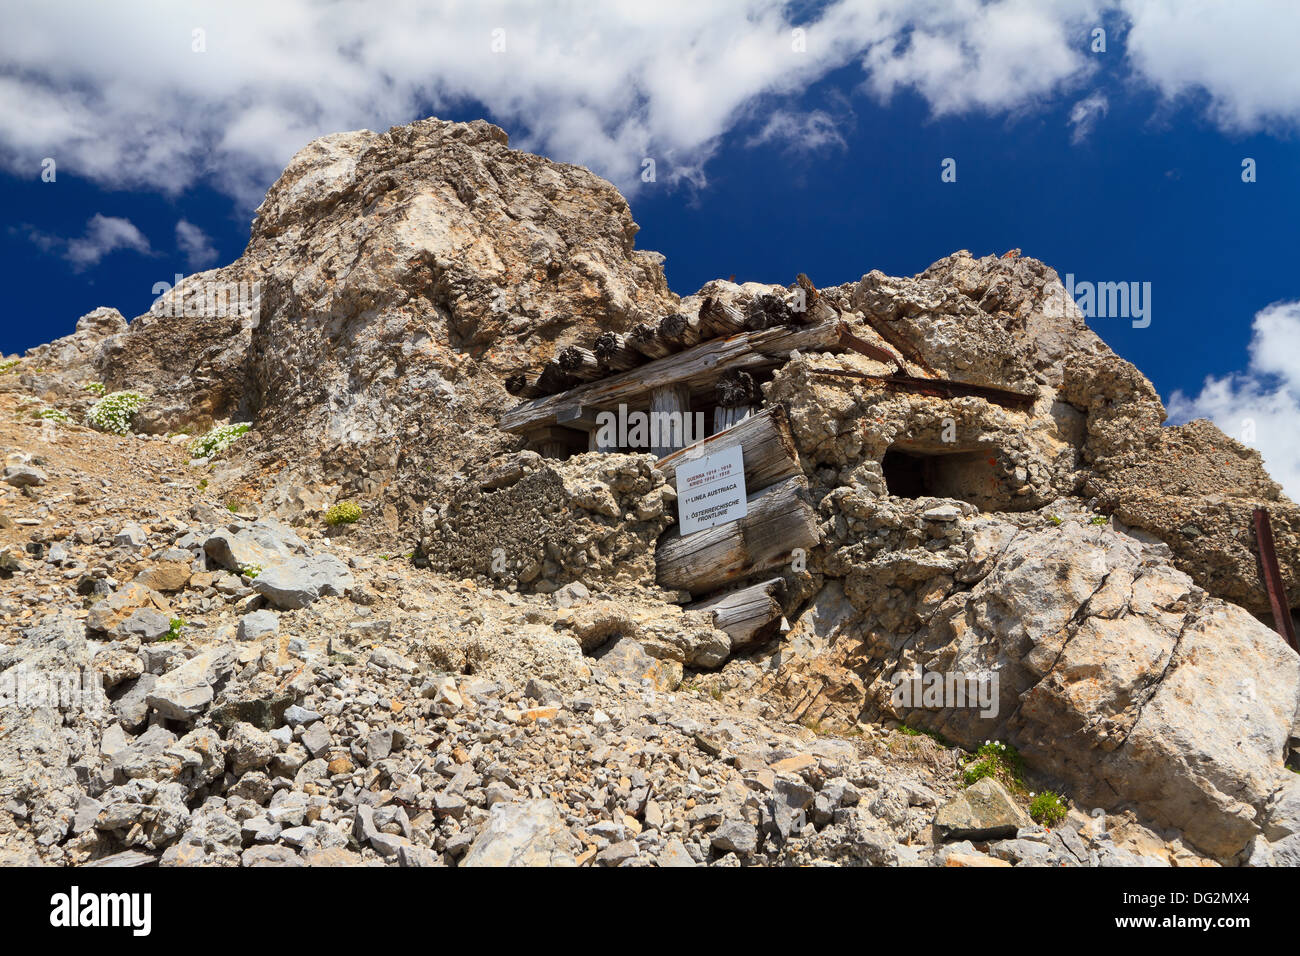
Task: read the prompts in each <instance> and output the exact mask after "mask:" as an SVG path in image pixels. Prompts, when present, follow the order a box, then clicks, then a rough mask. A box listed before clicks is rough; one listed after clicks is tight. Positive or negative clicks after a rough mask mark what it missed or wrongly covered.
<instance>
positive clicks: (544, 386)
mask: <svg viewBox="0 0 1300 956" xmlns="http://www.w3.org/2000/svg"><path fill="white" fill-rule="evenodd" d="M577 384H578V380H577V379H576V378H574V377H573V376H572V375H570V374H569V373H568V372H566V371H565V370H564V369H562V368H560V363H559V362H557V361H555V360H554V359H552V360H551V361H549V362H547V363H546V364H545V365H543V366H542V371H541V374H540V375H538V376H537V387H538V388H539V389H540V390H541V392H542V394H543V395H554V394H556V393H557V392H567V391H568V390H569V389H571V388H573V386H575V385H577Z"/></svg>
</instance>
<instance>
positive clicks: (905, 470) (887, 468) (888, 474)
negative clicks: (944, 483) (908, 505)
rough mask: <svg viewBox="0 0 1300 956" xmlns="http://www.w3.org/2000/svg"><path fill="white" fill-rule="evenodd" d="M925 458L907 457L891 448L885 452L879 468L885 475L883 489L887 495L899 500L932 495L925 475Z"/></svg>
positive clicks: (920, 456) (903, 452)
mask: <svg viewBox="0 0 1300 956" xmlns="http://www.w3.org/2000/svg"><path fill="white" fill-rule="evenodd" d="M926 458H927V456H925V455H909V454H908V453H907V452H905V451H895V450H894V449H892V448H891V449H890V450H889V451H887V452H885V457H884V459H883V460H882V461H881V462H880V467H881V470H882V471H884V473H885V488H886V489H888V491H889V493H890V494H891V495H895V496H897V497H899V498H925V497H927V496H929V495H931V494H933V492H931V491H930V485H929V482H928V481H927V479H926V474H925V473H926Z"/></svg>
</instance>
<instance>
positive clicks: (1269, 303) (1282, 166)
mask: <svg viewBox="0 0 1300 956" xmlns="http://www.w3.org/2000/svg"><path fill="white" fill-rule="evenodd" d="M699 6H700V5H699V4H694V5H692V4H680V5H679V4H676V3H671V2H670V3H665V4H662V5H658V6H657V7H656V8H655V10H654V11H646V10H643V9H642V5H641V4H622V3H610V4H608V5H601V7H600V8H599V9H594V8H586V7H577V6H572V5H567V4H560V5H556V8H555V9H552V10H551V11H550V12H549V14H547V15H541V14H539V13H538V8H537V6H536V5H518V4H511V3H501V4H472V5H467V4H447V5H437V4H415V3H398V4H395V5H392V6H391V7H390V8H388V10H389V16H388V17H386V18H384V19H383V21H382V22H377V18H375V17H373V16H367V15H366V13H365V8H362V7H351V6H348V5H344V6H342V7H331V8H330V11H331V15H330V16H329V17H328V18H326V17H323V16H322V15H321V12H320V8H318V7H312V6H310V5H304V4H299V3H297V2H286V3H284V4H283V5H265V4H262V5H257V4H245V3H243V2H240V0H235V2H230V3H225V4H220V5H207V4H204V3H196V4H193V5H186V8H185V10H184V12H182V13H178V12H177V10H176V7H175V5H167V4H155V3H149V2H141V3H123V4H121V5H114V7H113V10H114V11H115V14H114V15H112V16H108V15H106V14H105V13H104V12H103V8H102V5H97V4H79V3H63V4H60V3H51V4H47V5H43V6H41V7H27V6H19V5H17V4H15V3H12V2H7V0H6V2H4V3H3V4H0V11H3V13H2V15H3V20H4V23H5V27H6V29H5V30H4V31H3V36H2V37H0V201H3V208H4V209H5V217H4V228H3V229H2V230H0V253H2V254H3V259H2V260H0V261H3V269H4V272H5V278H6V280H7V281H6V288H7V290H8V296H7V302H6V304H5V306H4V308H3V310H0V352H3V353H6V354H7V353H12V352H16V351H21V350H23V349H26V348H28V347H31V346H33V345H35V344H38V343H40V342H43V341H48V340H49V339H52V338H55V337H57V336H59V335H62V334H66V333H67V332H69V331H70V330H71V329H72V326H73V324H74V323H75V321H76V319H77V317H78V316H79V315H81V314H83V313H84V312H86V311H89V310H90V309H92V308H94V307H96V306H99V305H111V306H115V307H117V308H119V309H120V310H121V311H122V312H123V313H124V314H125V315H127V316H128V317H131V316H134V315H137V314H139V313H141V312H143V311H145V310H146V309H147V307H148V305H149V303H150V301H151V299H152V298H153V295H152V289H153V286H154V284H155V283H157V282H160V281H170V280H171V279H172V277H173V275H174V274H175V273H188V272H192V271H197V270H198V269H201V268H209V267H212V266H214V265H220V264H224V263H226V262H229V261H231V260H233V259H235V258H236V257H238V255H239V254H240V252H241V251H242V249H243V247H244V245H245V243H246V241H247V238H248V225H249V220H250V219H251V216H252V210H253V208H254V207H255V206H256V203H257V201H258V200H259V198H260V196H261V194H262V193H263V192H264V191H265V189H266V187H267V186H268V185H269V184H270V183H271V182H272V181H273V179H274V177H275V175H276V173H277V172H278V170H279V169H280V168H281V167H282V166H283V165H284V163H285V161H287V159H288V157H289V156H290V155H292V153H293V151H294V150H295V149H297V148H298V147H300V146H302V145H303V144H305V143H306V142H307V141H309V140H310V139H311V138H313V137H314V136H316V135H320V134H322V133H326V132H331V131H334V130H337V129H355V128H359V127H363V126H365V127H369V128H372V129H383V128H386V127H387V126H388V125H392V124H394V123H400V122H407V121H410V120H413V119H417V118H420V117H422V116H426V115H431V114H434V115H438V116H441V117H443V118H448V119H472V118H476V117H479V116H484V117H487V118H489V119H491V120H493V121H494V122H497V123H499V124H500V125H502V126H503V127H504V128H505V129H506V130H507V131H508V132H509V133H510V134H511V138H512V143H513V144H514V145H517V146H521V147H524V148H528V149H530V150H532V151H535V152H541V153H543V154H546V155H550V156H553V157H554V158H557V159H562V160H566V161H574V162H581V163H583V164H585V165H588V166H590V167H591V168H593V169H595V170H596V171H597V172H599V173H601V174H603V175H606V176H607V177H609V178H611V179H612V180H613V181H615V182H616V183H617V184H618V185H619V186H620V187H621V188H623V189H624V191H625V194H627V195H628V196H629V200H630V202H631V204H632V210H633V213H634V215H635V217H636V219H637V221H638V222H639V223H640V225H641V227H642V231H641V233H640V236H639V237H638V244H639V245H640V246H641V247H642V248H648V249H655V250H657V251H659V252H662V253H663V254H664V255H665V256H666V257H667V261H666V264H665V268H666V271H667V275H668V280H669V283H670V285H671V286H672V288H673V289H674V291H676V292H678V293H681V294H683V295H685V294H689V293H690V292H693V291H694V290H695V289H697V288H698V287H699V286H700V285H701V284H703V283H704V282H705V281H707V280H709V279H711V278H717V277H726V276H728V275H731V274H735V275H736V276H737V278H738V279H741V280H746V279H755V280H762V281H775V282H789V281H790V280H792V279H793V277H794V275H795V274H796V273H797V272H806V273H808V274H809V276H810V277H812V279H813V280H814V282H816V283H817V284H819V285H829V284H836V283H840V282H845V281H849V280H853V279H856V278H858V277H859V276H861V275H862V274H863V273H864V272H866V271H868V270H870V269H873V268H878V269H881V270H883V271H885V272H887V273H891V274H911V273H914V272H917V271H920V270H921V269H923V268H925V267H926V266H927V265H928V264H929V263H931V262H932V261H934V260H936V259H938V258H940V257H942V256H944V255H947V254H948V253H950V252H952V251H954V250H956V249H959V248H968V249H970V250H971V251H973V252H975V253H976V254H986V253H1001V252H1004V251H1006V250H1007V249H1010V248H1013V247H1019V248H1021V249H1022V250H1023V251H1024V253H1025V254H1026V255H1032V256H1035V257H1037V258H1040V259H1043V260H1044V261H1046V262H1047V263H1049V264H1050V265H1052V266H1054V267H1055V268H1056V269H1057V270H1058V271H1059V272H1060V273H1061V274H1062V276H1064V275H1065V274H1066V273H1073V274H1074V276H1075V277H1076V279H1077V280H1081V281H1124V282H1149V283H1150V284H1151V286H1150V288H1151V322H1150V325H1149V326H1148V327H1146V328H1133V327H1132V323H1131V322H1130V321H1128V320H1127V319H1122V318H1096V319H1093V320H1091V324H1092V326H1093V328H1094V329H1095V330H1096V331H1097V332H1098V333H1099V334H1100V335H1101V336H1102V337H1103V338H1104V339H1105V340H1106V342H1107V343H1108V344H1109V345H1110V346H1111V347H1112V348H1114V349H1115V350H1116V351H1117V352H1118V353H1119V354H1121V355H1123V356H1124V357H1125V358H1127V359H1129V360H1131V361H1133V362H1134V363H1135V364H1137V365H1138V367H1139V368H1141V369H1142V370H1143V372H1145V373H1146V374H1147V375H1148V377H1150V378H1151V379H1152V381H1153V382H1154V383H1155V384H1156V386H1157V388H1158V389H1159V390H1160V393H1161V395H1162V397H1164V398H1165V399H1166V401H1167V402H1168V401H1169V400H1170V399H1171V397H1172V398H1173V399H1174V400H1173V410H1174V411H1175V412H1177V413H1178V415H1179V416H1180V417H1184V418H1185V417H1188V416H1191V415H1208V416H1210V417H1213V418H1215V420H1216V421H1217V422H1218V423H1219V424H1220V425H1221V427H1224V428H1225V430H1226V431H1228V432H1229V433H1230V434H1234V435H1235V436H1236V437H1243V434H1245V433H1244V432H1243V429H1242V427H1240V426H1241V423H1242V422H1243V421H1244V420H1246V419H1250V420H1251V421H1252V422H1254V423H1255V425H1254V430H1253V432H1251V433H1250V434H1251V436H1253V437H1252V439H1251V440H1252V441H1253V442H1254V443H1256V444H1257V445H1258V446H1259V447H1261V449H1262V450H1264V453H1265V455H1266V457H1267V458H1268V460H1269V461H1270V466H1271V467H1272V468H1273V469H1274V472H1275V474H1277V475H1278V476H1279V477H1280V478H1282V479H1283V480H1284V483H1285V484H1286V485H1287V486H1288V487H1290V488H1291V489H1292V491H1293V492H1295V491H1298V490H1300V487H1298V486H1300V452H1297V451H1295V450H1294V449H1293V448H1292V446H1293V445H1296V444H1300V443H1296V442H1294V440H1293V437H1292V436H1293V435H1294V433H1295V423H1296V420H1295V415H1297V414H1300V304H1297V303H1300V269H1298V268H1297V261H1298V259H1300V231H1298V228H1297V223H1300V188H1298V184H1300V148H1298V147H1300V142H1298V141H1297V135H1296V134H1297V129H1298V123H1300V67H1297V66H1296V65H1295V61H1296V53H1295V51H1296V50H1297V49H1300V5H1297V4H1294V3H1290V2H1286V3H1283V2H1273V0H1250V2H1240V3H1236V4H1229V5H1224V4H1214V3H1202V2H1200V0H1184V2H1181V3H1174V2H1173V0H1144V2H1141V3H1139V2H1137V0H1132V2H1129V0H1114V2H1105V0H1060V2H1055V3H1050V2H1049V3H1041V2H1039V3H1030V2H1028V0H991V2H978V0H954V2H950V3H939V2H938V0H915V2H911V3H906V4H904V3H901V2H898V0H842V2H835V0H831V2H823V3H814V4H782V3H777V2H767V0H736V2H734V3H730V4H727V3H724V4H719V5H710V7H709V9H708V10H707V11H701V10H699V9H696V8H698V7H699ZM1097 28H1101V29H1103V30H1105V31H1106V35H1105V40H1106V49H1105V51H1104V52H1097V51H1094V50H1093V49H1092V47H1093V46H1094V45H1095V34H1094V33H1093V31H1094V30H1096V29H1097ZM196 31H199V33H196ZM797 31H803V32H802V34H800V33H799V32H797ZM200 34H201V36H200ZM494 44H496V45H498V46H500V47H501V49H494V46H493V45H494ZM801 45H802V46H801ZM197 46H202V47H203V49H201V50H199V49H196V47H197ZM647 156H648V157H652V158H654V159H655V162H656V172H657V175H656V180H655V181H654V182H643V181H642V180H641V178H640V175H639V174H640V172H641V169H642V168H643V166H642V164H643V161H644V158H645V157H647ZM46 158H53V159H54V160H55V163H56V169H57V178H56V180H55V181H54V182H43V181H42V179H41V171H42V161H43V160H45V159H46ZM945 158H952V159H954V160H955V161H956V171H957V178H956V182H943V181H941V176H940V173H941V165H940V164H941V162H942V161H943V160H944V159H945ZM1246 158H1250V159H1253V160H1254V162H1255V167H1256V181H1255V182H1250V183H1247V182H1243V181H1242V162H1243V160H1244V159H1246ZM1207 378H1208V379H1209V381H1208V383H1207ZM1176 393H1180V394H1176Z"/></svg>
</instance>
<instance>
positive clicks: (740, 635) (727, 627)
mask: <svg viewBox="0 0 1300 956" xmlns="http://www.w3.org/2000/svg"><path fill="white" fill-rule="evenodd" d="M784 591H785V580H784V579H783V578H768V579H767V580H766V581H760V582H759V583H758V584H751V585H750V586H749V587H745V588H740V589H739V590H736V591H727V592H726V593H725V594H718V595H715V596H713V597H709V598H705V599H704V600H703V601H697V602H696V603H694V604H688V605H687V606H686V608H685V610H687V611H710V612H712V614H713V626H714V627H716V628H717V629H718V630H720V631H726V632H727V635H728V636H729V637H730V638H731V647H732V650H735V649H736V648H740V647H744V646H745V645H747V644H757V643H759V642H761V641H765V640H767V639H768V638H771V637H775V636H776V634H777V633H778V632H779V631H780V628H781V620H782V617H783V614H782V610H781V602H780V601H779V600H778V597H779V596H780V595H781V593H782V592H784Z"/></svg>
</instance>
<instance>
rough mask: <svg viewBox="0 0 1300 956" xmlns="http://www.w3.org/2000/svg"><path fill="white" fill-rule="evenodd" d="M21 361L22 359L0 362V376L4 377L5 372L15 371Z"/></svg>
mask: <svg viewBox="0 0 1300 956" xmlns="http://www.w3.org/2000/svg"><path fill="white" fill-rule="evenodd" d="M21 361H22V359H4V360H3V361H0V375H3V374H4V373H5V372H11V371H13V370H14V369H15V368H16V367H17V366H18V363H19V362H21Z"/></svg>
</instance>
